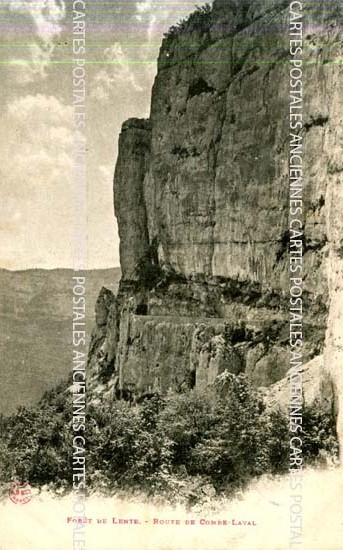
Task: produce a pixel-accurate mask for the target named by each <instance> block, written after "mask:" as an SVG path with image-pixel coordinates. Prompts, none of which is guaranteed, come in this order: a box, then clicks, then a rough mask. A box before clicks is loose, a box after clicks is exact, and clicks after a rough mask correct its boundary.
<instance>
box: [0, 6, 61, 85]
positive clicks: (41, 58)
mask: <svg viewBox="0 0 343 550" xmlns="http://www.w3.org/2000/svg"><path fill="white" fill-rule="evenodd" d="M0 5H2V6H5V7H6V8H7V9H8V10H9V11H10V12H12V13H17V14H20V15H24V16H27V17H28V18H29V19H30V21H31V23H32V24H33V28H34V33H35V35H36V36H35V40H34V41H33V42H32V43H31V44H30V45H29V46H28V49H27V52H26V55H25V56H24V57H21V58H18V57H13V58H12V59H11V60H10V61H11V62H12V63H13V64H14V66H15V67H16V69H17V77H18V78H17V81H18V82H19V83H21V84H27V83H28V82H32V81H34V80H35V78H36V77H37V76H38V77H41V78H45V77H46V75H47V67H48V65H49V62H50V60H51V56H52V54H53V51H54V39H55V37H57V36H58V35H59V34H60V33H61V31H62V27H61V22H62V21H63V19H64V18H65V14H66V8H65V3H64V1H63V0H41V1H38V0H0Z"/></svg>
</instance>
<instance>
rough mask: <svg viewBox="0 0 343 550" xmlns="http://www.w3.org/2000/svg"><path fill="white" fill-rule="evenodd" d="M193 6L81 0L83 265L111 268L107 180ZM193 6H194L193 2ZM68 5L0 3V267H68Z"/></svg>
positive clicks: (56, 0)
mask: <svg viewBox="0 0 343 550" xmlns="http://www.w3.org/2000/svg"><path fill="white" fill-rule="evenodd" d="M198 3H199V2H192V1H186V0H179V1H178V2H176V1H172V0H165V1H163V0H162V1H157V0H145V1H143V2H139V1H133V0H123V1H121V2H120V1H117V0H112V1H111V0H108V1H98V0H88V1H87V2H86V6H87V7H86V28H87V33H86V49H87V54H86V59H87V67H86V73H87V96H86V98H87V99H86V117H87V159H86V162H87V174H88V175H87V188H88V191H87V237H88V261H87V268H88V269H95V268H106V267H112V266H117V265H119V252H118V249H119V242H118V234H117V227H116V221H115V218H114V212H113V197H112V180H113V172H114V166H115V160H116V155H117V141H118V136H119V132H120V128H121V124H122V122H123V121H124V120H126V119H127V118H130V117H148V116H149V110H150V99H151V87H152V84H153V79H154V76H155V74H156V61H157V56H158V51H159V47H160V44H161V40H162V38H163V33H164V32H166V30H167V29H168V27H169V26H171V25H173V24H175V23H176V22H177V21H179V20H180V19H182V18H183V17H185V16H187V15H188V13H190V12H191V11H192V10H193V9H194V7H195V6H196V5H197V4H198ZM200 3H201V2H200ZM72 8H73V4H72V0H68V1H63V0H0V52H1V53H0V73H1V74H0V77H1V87H0V151H1V153H0V154H1V162H0V267H2V268H7V269H28V268H35V267H39V268H46V269H52V268H56V267H72V266H73V244H72V243H73V239H72V226H73V201H72V193H71V190H72V177H71V166H72V143H73V125H72V104H73V99H72V59H73V56H72V49H71V38H72V17H73V16H72Z"/></svg>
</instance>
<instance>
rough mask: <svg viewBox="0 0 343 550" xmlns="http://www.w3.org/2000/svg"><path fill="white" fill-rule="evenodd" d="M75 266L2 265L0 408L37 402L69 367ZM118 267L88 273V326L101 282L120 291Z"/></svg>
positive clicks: (5, 411) (0, 277)
mask: <svg viewBox="0 0 343 550" xmlns="http://www.w3.org/2000/svg"><path fill="white" fill-rule="evenodd" d="M73 275H74V271H72V270H71V269H52V270H45V269H30V270H25V271H8V270H5V269H0V381H1V383H0V412H3V413H5V414H8V413H11V412H12V411H14V410H15V409H16V408H17V407H18V406H19V405H29V404H33V403H36V402H37V401H38V400H39V398H40V397H41V396H42V394H43V393H44V391H46V390H47V389H50V388H51V387H53V386H54V385H55V384H56V382H58V381H59V380H61V379H63V378H65V377H66V375H67V374H68V373H69V372H70V369H71V349H72V348H71V315H72V309H71V300H72V276H73ZM119 279H120V269H119V268H113V269H101V270H91V271H87V282H86V291H87V311H86V327H87V334H88V337H89V336H90V334H91V330H92V328H93V323H94V306H95V301H96V299H97V296H98V294H99V291H100V289H101V287H102V286H105V287H106V288H109V289H111V290H112V291H116V289H117V287H118V284H119Z"/></svg>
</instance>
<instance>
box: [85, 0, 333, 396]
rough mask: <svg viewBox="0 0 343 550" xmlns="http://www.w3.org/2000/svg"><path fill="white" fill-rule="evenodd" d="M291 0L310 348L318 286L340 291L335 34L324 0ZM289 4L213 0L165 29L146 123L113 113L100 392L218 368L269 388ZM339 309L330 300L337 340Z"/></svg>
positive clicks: (281, 269)
mask: <svg viewBox="0 0 343 550" xmlns="http://www.w3.org/2000/svg"><path fill="white" fill-rule="evenodd" d="M303 5H304V10H303V11H304V25H305V28H304V34H303V39H304V76H303V83H304V93H305V96H304V117H305V118H304V128H303V134H304V135H303V137H304V146H305V150H304V174H305V175H306V176H305V180H304V207H305V213H304V218H305V237H304V271H305V273H306V278H305V290H304V297H305V301H306V315H305V327H304V332H305V334H306V338H305V346H304V359H305V360H308V361H310V360H311V359H313V358H314V357H315V356H317V355H319V354H320V353H322V352H323V347H324V339H325V327H326V319H327V314H328V303H329V301H328V300H329V295H328V291H329V290H330V292H331V303H332V304H333V302H332V300H333V296H334V295H335V296H337V297H340V298H339V299H340V303H341V294H342V288H341V286H342V284H341V281H342V266H341V263H342V250H341V248H342V241H341V240H340V239H342V237H343V236H342V227H341V224H338V222H337V220H338V217H339V212H340V210H339V208H340V205H341V202H342V201H341V200H340V199H341V197H342V190H341V189H340V182H341V179H340V178H341V170H342V156H341V145H342V143H341V138H342V136H341V131H342V130H341V128H342V120H341V119H342V101H341V99H340V98H341V95H340V88H341V85H342V65H341V64H339V61H341V47H342V40H341V30H340V27H339V25H338V22H339V21H341V18H339V17H340V16H341V14H340V13H339V6H338V4H337V3H333V2H327V1H324V0H319V1H316V2H313V1H307V2H306V1H305V2H304V4H303ZM288 14H289V3H288V2H285V1H283V0H273V1H270V0H268V1H264V0H261V1H255V2H252V1H250V0H246V1H243V0H239V1H238V0H226V1H224V0H221V1H220V0H215V1H214V4H213V8H212V9H211V10H209V9H208V10H203V11H202V12H201V13H200V12H198V13H197V14H196V15H195V16H194V17H193V18H190V20H189V21H188V23H187V24H186V23H185V24H183V25H181V26H180V27H179V28H173V29H172V30H171V32H170V33H169V34H168V35H167V36H166V37H165V39H164V40H163V43H162V47H161V50H160V55H159V60H158V73H157V76H156V79H155V83H154V86H153V90H152V99H151V114H150V118H149V120H146V121H145V120H138V119H130V120H128V121H127V122H125V123H124V124H123V127H122V132H121V135H120V139H119V155H118V160H117V165H116V170H115V178H114V204H115V212H116V216H117V220H118V226H119V235H120V261H121V268H122V281H121V285H120V290H119V293H118V295H117V297H116V298H114V297H113V296H112V298H111V300H110V304H109V306H108V307H107V306H106V307H104V309H103V311H105V312H106V321H105V322H102V324H101V323H100V325H99V322H98V326H97V329H96V330H95V334H94V339H93V352H91V354H90V370H91V373H92V375H91V376H94V373H96V372H98V371H99V368H100V367H99V357H100V359H101V364H102V367H101V368H103V369H104V371H103V372H105V373H106V376H105V382H104V384H105V389H106V391H109V392H111V393H112V395H114V394H115V393H117V394H118V395H129V396H132V395H134V396H136V397H137V398H139V396H141V395H143V394H145V393H150V392H153V391H156V390H162V391H167V390H168V388H170V387H172V388H175V389H177V390H180V391H182V390H183V389H186V388H189V387H193V386H194V385H197V386H206V385H207V384H208V383H210V382H211V381H212V380H213V379H214V377H215V376H216V375H217V374H219V373H220V372H222V371H223V370H225V369H229V370H230V371H232V372H236V373H238V372H242V371H244V372H247V374H248V375H249V377H250V379H251V380H252V382H253V383H254V384H255V385H257V386H262V385H263V386H268V385H270V384H271V383H273V382H276V381H278V380H280V379H281V378H282V377H283V376H284V375H285V374H286V372H287V370H288V368H289V361H288V337H289V333H288V292H289V290H288V244H289V234H288V163H287V159H288V142H289V64H288V60H289V35H288ZM328 268H329V270H330V274H331V275H330V277H329V278H328V276H327V272H328ZM104 298H105V296H104V295H103V296H101V297H100V298H99V300H100V302H101V301H104ZM340 315H342V306H340V307H339V305H332V306H331V310H330V317H329V318H330V324H329V332H328V336H327V341H328V342H332V341H334V345H335V346H336V347H337V349H338V348H339V347H340V346H341V345H342V342H341V340H340V338H342V336H341V334H340V335H338V334H336V333H337V331H336V328H335V327H336V326H337V320H338V319H339V316H340ZM99 331H100V332H99ZM99 334H100V336H99ZM335 349H336V348H335ZM95 350H96V351H95ZM99 354H100V356H99Z"/></svg>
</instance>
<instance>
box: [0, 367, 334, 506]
mask: <svg viewBox="0 0 343 550" xmlns="http://www.w3.org/2000/svg"><path fill="white" fill-rule="evenodd" d="M149 397H150V399H145V400H144V401H143V402H142V403H140V404H138V405H136V406H133V405H132V404H130V403H127V402H124V401H114V402H106V403H102V404H101V405H97V406H96V407H94V406H89V407H88V411H87V424H86V426H87V428H86V453H87V478H88V486H89V487H94V488H101V489H107V490H110V491H113V490H118V489H123V490H136V489H140V490H143V491H145V492H146V493H147V494H150V495H151V494H163V495H164V496H166V497H167V498H168V499H173V498H177V497H178V495H180V493H182V494H183V495H184V497H185V498H187V499H190V500H191V501H192V502H196V499H197V498H198V497H199V495H200V494H201V491H202V490H201V487H207V489H206V490H208V488H209V489H210V490H212V489H213V487H215V489H216V490H217V491H222V490H224V491H232V490H234V489H235V488H237V487H242V486H243V485H244V484H245V483H246V482H247V481H249V479H251V478H252V477H255V476H259V475H261V474H263V473H266V472H270V473H273V474H275V473H283V472H286V471H287V470H288V467H289V440H290V434H289V431H288V430H289V419H288V416H287V415H286V414H284V413H283V412H282V411H281V410H278V409H277V410H274V411H270V410H267V409H266V408H265V406H264V403H263V400H262V398H261V396H260V394H259V393H258V391H256V390H255V389H254V388H252V387H251V385H250V384H249V382H248V380H247V379H246V377H245V376H244V375H242V374H240V375H238V376H236V375H234V374H231V373H229V372H225V373H223V374H222V375H220V376H219V377H217V379H216V382H215V385H214V388H213V390H212V391H210V390H207V391H206V393H203V392H200V391H197V390H192V391H189V392H187V393H184V394H174V393H169V394H168V395H167V396H165V397H160V396H158V395H156V396H149ZM70 401H71V396H70V394H69V393H68V392H66V391H65V386H63V387H61V388H59V389H58V390H56V391H52V392H49V393H48V394H46V395H45V396H44V398H43V399H42V401H41V403H40V404H39V406H38V407H36V408H31V409H29V408H23V407H22V408H20V409H19V410H18V411H17V413H16V414H14V415H13V416H12V417H9V418H4V417H0V427H1V431H0V481H1V482H2V483H8V482H10V481H13V480H14V479H20V480H21V481H29V482H30V483H31V484H32V485H34V486H42V485H45V484H50V486H53V487H55V488H60V487H62V488H68V487H69V488H70V487H71V476H72V469H71V464H72V436H73V430H72V424H71V420H72V407H71V402H70ZM302 440H303V457H304V460H305V461H307V463H311V462H312V463H313V462H318V461H322V460H323V456H324V458H325V457H328V456H329V457H335V456H337V451H338V445H337V439H336V434H335V426H334V419H333V418H332V417H331V415H330V414H328V413H327V412H325V411H323V410H322V409H321V406H320V403H319V402H316V403H314V404H313V405H311V406H309V407H305V408H304V411H303V434H302ZM191 487H193V489H191ZM211 488H212V489H211ZM187 495H188V496H187ZM197 495H198V496H197ZM199 498H200V497H199ZM190 500H189V501H190Z"/></svg>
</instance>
